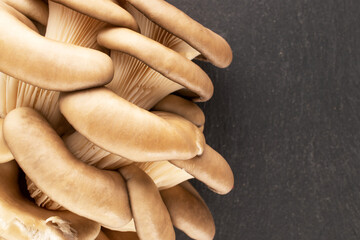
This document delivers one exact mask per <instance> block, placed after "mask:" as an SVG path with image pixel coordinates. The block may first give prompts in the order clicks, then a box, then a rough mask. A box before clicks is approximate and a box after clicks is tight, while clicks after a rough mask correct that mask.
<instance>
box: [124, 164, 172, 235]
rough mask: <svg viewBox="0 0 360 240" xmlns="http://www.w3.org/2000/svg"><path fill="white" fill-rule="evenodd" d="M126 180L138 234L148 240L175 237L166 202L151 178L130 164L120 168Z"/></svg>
mask: <svg viewBox="0 0 360 240" xmlns="http://www.w3.org/2000/svg"><path fill="white" fill-rule="evenodd" d="M119 171H120V173H121V174H122V176H123V177H124V178H125V180H126V185H127V189H128V192H129V198H130V203H131V211H132V214H133V217H134V222H135V227H136V231H137V235H138V236H139V238H140V239H144V240H145V239H146V240H170V239H175V232H174V228H173V226H172V222H171V219H170V216H169V213H168V211H167V209H166V206H165V204H164V203H163V202H162V200H161V196H160V194H159V192H158V189H157V187H156V185H155V184H154V182H153V181H152V180H151V178H150V177H149V176H148V175H147V174H146V173H144V172H143V171H142V170H141V169H139V168H138V167H136V166H134V165H129V166H126V167H123V168H120V169H119Z"/></svg>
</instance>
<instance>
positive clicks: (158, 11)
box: [122, 0, 232, 67]
mask: <svg viewBox="0 0 360 240" xmlns="http://www.w3.org/2000/svg"><path fill="white" fill-rule="evenodd" d="M122 2H123V3H124V1H123V0H122ZM127 2H128V3H130V4H131V5H132V6H134V7H135V8H136V9H137V10H138V11H140V12H141V13H143V14H144V15H145V16H146V17H147V18H148V19H150V20H151V21H153V22H154V23H156V24H157V25H159V26H161V27H162V28H164V29H166V30H167V31H169V32H171V33H172V34H174V35H175V36H177V37H179V38H180V39H183V40H184V41H185V42H187V43H188V44H189V45H191V46H192V47H193V48H195V49H196V50H197V51H199V52H200V53H201V56H200V59H203V60H207V61H210V62H211V63H212V64H214V65H215V66H217V67H227V66H229V65H230V63H231V61H232V51H231V48H230V46H229V44H228V43H227V42H226V41H225V40H224V39H223V38H222V37H221V36H219V35H217V34H216V33H214V32H213V31H211V30H210V29H208V28H206V27H204V26H202V25H201V24H200V23H198V22H196V21H194V20H193V19H192V18H190V17H189V16H188V15H186V14H185V13H184V12H182V11H180V10H179V9H177V8H176V7H175V6H173V5H171V4H169V3H167V2H166V1H163V0H127ZM174 16H176V17H174Z"/></svg>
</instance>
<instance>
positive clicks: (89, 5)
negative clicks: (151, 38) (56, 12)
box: [54, 0, 139, 31]
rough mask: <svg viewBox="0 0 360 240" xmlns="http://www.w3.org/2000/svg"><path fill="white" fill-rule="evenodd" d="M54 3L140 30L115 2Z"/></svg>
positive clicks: (111, 22)
mask: <svg viewBox="0 0 360 240" xmlns="http://www.w3.org/2000/svg"><path fill="white" fill-rule="evenodd" d="M54 2H57V3H61V4H63V5H65V6H68V7H69V8H72V9H74V10H76V11H78V12H81V13H83V14H86V15H88V16H91V17H94V18H97V19H99V20H101V21H104V22H107V23H110V24H113V25H116V26H123V27H127V28H130V29H133V30H135V31H138V29H139V28H138V25H137V23H136V21H135V19H134V17H133V16H131V14H130V13H128V12H127V11H126V10H125V9H123V8H122V7H120V6H119V5H118V4H117V3H116V1H115V0H87V1H74V0H54Z"/></svg>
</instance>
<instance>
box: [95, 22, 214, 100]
mask: <svg viewBox="0 0 360 240" xmlns="http://www.w3.org/2000/svg"><path fill="white" fill-rule="evenodd" d="M97 39H98V43H99V44H100V45H102V46H104V47H106V48H109V49H111V50H116V51H120V52H124V53H126V54H129V55H131V56H133V57H135V58H137V59H139V60H140V61H142V62H144V63H145V64H147V65H148V66H149V67H151V68H153V69H154V70H156V71H158V72H159V73H161V74H162V75H164V76H165V77H167V78H168V79H170V80H172V81H174V82H176V83H178V84H180V85H182V86H184V87H185V88H186V89H187V90H188V91H190V92H193V95H194V94H195V95H197V98H196V99H195V100H197V101H207V100H209V99H210V98H211V96H212V94H213V92H214V86H213V84H212V82H211V80H210V78H209V76H208V75H207V74H206V73H205V72H204V71H203V70H202V69H201V68H200V67H199V66H198V65H196V64H195V63H193V62H192V61H190V60H189V59H187V58H185V57H183V56H182V55H180V54H178V53H177V52H175V51H174V50H171V49H170V48H167V47H165V46H164V45H162V44H160V43H158V42H156V41H154V40H152V39H150V38H148V37H146V36H144V35H141V34H140V33H137V32H134V31H132V30H130V29H126V28H107V29H104V30H102V31H100V33H99V35H98V38H97Z"/></svg>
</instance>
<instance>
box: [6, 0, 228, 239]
mask: <svg viewBox="0 0 360 240" xmlns="http://www.w3.org/2000/svg"><path fill="white" fill-rule="evenodd" d="M6 2H8V3H9V4H10V5H11V4H12V5H11V6H13V7H14V8H16V9H17V10H18V11H20V12H22V13H24V14H25V15H27V16H29V17H31V18H33V19H35V20H36V21H38V22H40V23H41V24H43V25H45V24H47V29H46V38H44V37H42V36H41V35H39V34H37V33H36V32H37V29H36V27H35V26H34V25H33V23H31V21H29V20H28V19H27V18H26V17H25V16H23V15H22V14H21V13H20V12H18V11H17V10H15V9H14V8H12V7H9V6H8V5H7V4H4V3H2V2H0V18H3V19H6V20H8V19H9V22H10V23H11V24H12V25H13V26H14V27H15V29H16V31H14V34H10V37H7V36H5V37H4V36H2V38H1V37H0V40H2V41H3V42H5V43H6V44H5V45H6V47H8V48H12V44H13V43H11V41H14V40H15V39H16V38H18V37H19V36H20V35H21V34H23V35H24V36H29V38H30V40H31V41H30V42H31V43H33V44H35V48H34V49H33V52H31V49H30V48H29V46H30V44H28V45H27V44H24V46H23V48H22V50H24V52H25V53H28V54H33V53H34V54H35V56H38V52H39V48H37V47H38V46H39V45H38V44H40V43H41V44H45V50H46V49H49V48H50V47H53V48H54V49H55V51H54V49H51V51H50V54H51V55H52V56H53V57H54V56H55V57H57V56H58V55H59V59H60V60H59V59H57V60H58V61H54V63H55V64H54V66H53V67H52V68H51V69H50V68H49V69H47V68H46V66H47V65H46V64H45V62H44V61H45V60H46V59H49V58H46V57H45V58H42V59H41V58H40V60H39V61H38V62H37V64H38V65H36V66H35V64H33V65H31V64H24V66H23V68H21V69H19V70H15V68H14V62H12V61H11V60H10V61H9V62H8V63H7V62H6V60H5V58H6V57H10V51H9V50H7V51H5V55H4V57H3V58H1V57H0V71H3V72H5V73H6V74H9V75H10V76H12V77H10V76H7V75H6V74H3V75H2V76H3V77H2V79H1V81H0V83H1V87H2V88H1V94H2V95H1V97H2V99H5V100H6V101H2V102H1V106H0V111H1V114H2V115H1V117H2V118H3V117H5V116H6V115H7V113H9V112H10V111H11V110H12V109H14V108H16V107H21V106H29V107H32V108H35V109H37V110H39V111H40V112H41V113H42V114H43V115H44V116H45V117H46V119H47V121H49V122H50V124H51V125H52V127H55V128H56V131H57V132H58V133H64V132H66V131H68V130H71V128H70V127H69V125H67V122H66V121H65V119H64V118H63V117H62V115H61V114H60V111H59V107H58V105H59V101H58V99H59V96H60V91H72V90H78V89H87V88H90V87H97V86H102V85H104V84H106V83H108V82H109V81H110V79H111V78H112V75H113V74H112V70H113V69H114V70H115V73H114V77H113V80H112V81H111V82H110V83H109V84H107V85H106V87H105V88H104V87H101V88H94V89H87V90H82V91H77V92H73V93H63V94H61V102H60V108H61V112H62V113H63V114H64V115H65V117H66V119H67V120H68V121H69V122H70V123H71V124H72V125H73V127H74V128H75V129H76V131H75V132H74V133H72V134H71V133H69V132H68V133H67V134H66V135H64V136H63V140H64V142H65V143H63V142H62V140H61V138H60V137H59V136H58V135H57V133H56V132H55V130H54V129H52V127H51V126H50V125H49V124H48V123H47V122H46V120H45V119H43V118H42V117H41V116H40V115H39V114H38V113H36V112H34V111H32V110H30V109H27V108H20V109H17V110H14V111H13V112H12V113H10V114H9V116H7V117H6V120H5V124H4V126H5V127H4V131H5V139H6V141H4V140H3V141H0V162H1V161H2V162H4V161H9V160H11V159H12V157H13V155H14V156H15V158H16V160H17V161H18V162H19V164H20V166H21V167H22V168H23V170H24V171H25V173H26V174H27V175H28V177H29V178H28V179H27V180H28V184H29V186H28V187H29V188H30V189H31V194H32V196H34V197H35V199H36V202H37V203H38V204H39V205H43V206H44V205H45V207H47V208H50V209H62V210H64V209H68V210H71V211H72V212H75V213H77V214H79V215H82V216H85V217H87V218H89V219H92V220H94V221H97V222H99V223H100V224H101V225H102V226H105V227H108V228H110V229H113V230H120V229H121V230H131V231H134V230H135V227H136V230H137V234H130V235H127V236H125V237H129V239H130V238H133V239H137V238H138V237H140V239H172V238H174V232H173V228H172V224H174V225H175V226H176V227H178V228H180V229H182V230H184V231H185V232H186V233H187V234H188V235H189V236H191V237H193V238H197V239H212V237H213V235H214V224H213V220H212V217H211V214H210V212H209V210H208V209H207V207H206V205H205V204H204V202H203V201H202V200H201V197H200V196H199V195H198V194H197V193H196V191H194V189H192V188H191V186H190V187H189V186H188V184H185V183H184V184H182V185H181V186H175V185H177V184H178V183H180V182H183V181H185V180H187V179H189V178H192V177H196V178H198V179H199V180H201V181H203V182H204V183H206V184H207V185H208V186H209V187H210V188H211V189H213V190H214V191H216V192H218V193H221V194H224V193H227V192H228V191H230V190H231V188H232V185H233V181H234V179H233V176H232V172H231V169H230V167H229V166H228V164H227V163H226V161H225V159H223V158H222V157H221V155H220V154H218V153H217V152H216V151H214V150H213V149H212V148H210V147H209V146H208V145H206V144H205V141H204V137H203V134H202V129H203V127H204V121H205V119H204V115H203V113H202V111H201V110H200V109H199V108H198V107H197V106H196V105H195V104H194V103H192V102H191V101H189V100H185V99H183V98H180V97H178V96H175V95H170V96H168V94H170V93H172V92H175V91H177V92H178V94H180V95H183V96H185V97H187V98H190V99H192V100H193V101H206V100H208V99H209V98H210V97H211V95H212V92H213V86H212V83H211V81H210V79H209V78H208V76H207V75H206V73H205V72H203V71H202V70H201V69H200V68H199V67H198V66H197V65H196V64H194V63H193V62H191V61H190V60H191V59H193V58H195V57H196V58H198V59H202V60H207V61H210V62H212V63H213V64H214V65H216V66H219V67H225V66H227V65H228V64H229V63H230V62H231V58H232V55H231V50H230V47H229V46H228V44H227V43H226V41H225V40H224V39H222V38H221V37H220V36H218V35H216V34H215V33H213V32H212V31H211V30H209V29H207V28H205V27H203V26H201V25H200V24H198V23H196V22H195V21H193V20H192V19H191V18H189V17H188V16H187V15H185V14H184V13H182V12H181V11H180V10H178V9H176V8H175V7H173V6H171V5H170V4H168V3H166V2H165V1H161V0H149V1H142V0H130V1H128V2H125V1H120V5H119V4H118V3H116V1H113V0H97V1H91V3H92V4H85V3H82V2H79V1H71V0H56V1H55V2H59V3H61V4H63V5H64V6H63V5H60V4H57V3H54V2H52V1H49V8H50V14H49V20H48V22H46V21H44V16H45V15H46V13H44V11H40V12H41V14H38V15H36V14H34V9H36V8H37V6H35V5H32V6H34V8H26V4H27V3H28V2H29V1H24V2H22V3H21V4H19V2H18V1H17V0H8V1H6ZM20 2H21V1H20ZM35 2H37V1H35ZM40 2H41V1H40ZM42 3H43V2H42ZM39 4H40V5H41V6H40V5H39V6H40V8H42V10H43V9H44V8H43V6H44V4H41V3H39ZM24 6H25V7H24ZM65 6H67V7H70V8H73V9H75V10H77V11H79V12H82V13H83V14H86V15H88V16H91V17H95V18H97V19H99V20H95V19H92V18H91V17H88V16H85V15H83V14H80V13H78V12H76V11H73V10H70V9H69V8H67V7H65ZM104 9H107V10H108V11H102V10H104ZM124 9H126V10H127V11H129V12H130V13H131V14H130V13H128V12H126V11H125V10H124ZM105 12H106V14H104V13H105ZM169 13H170V14H169ZM168 14H169V15H168ZM173 14H176V16H178V18H173V17H169V16H172V15H173ZM135 20H136V21H135ZM105 22H106V23H105ZM180 22H181V24H180V25H179V23H180ZM107 23H110V24H113V25H117V26H121V27H122V28H119V27H108V28H106V29H104V30H102V31H101V33H100V34H99V35H98V36H97V33H98V32H99V31H100V30H101V29H103V28H104V27H105V26H106V25H107ZM184 23H186V24H184ZM51 26H52V27H51ZM123 27H127V28H129V29H127V28H123ZM61 28H63V30H61V31H59V29H61ZM1 31H3V32H4V31H5V30H4V29H1V28H0V32H1ZM138 31H139V32H140V33H141V34H140V33H138ZM96 37H97V40H98V43H97V42H96V41H95V38H96ZM50 38H51V39H54V40H55V41H53V40H48V39H50ZM60 42H66V43H67V44H61V43H60ZM68 43H72V44H75V45H79V46H82V47H75V46H74V45H69V44H68ZM5 45H4V46H5ZM100 45H102V47H100ZM47 47H48V48H47ZM83 47H87V48H83ZM103 47H105V48H108V49H110V56H111V60H112V61H109V58H107V57H106V54H103V53H101V52H100V51H105V52H106V51H107V50H105V49H104V48H103ZM0 48H1V47H0ZM89 48H93V49H96V50H100V51H95V50H90V49H89ZM4 49H5V48H4ZM59 49H61V50H62V49H65V50H64V52H61V53H58V52H57V51H58V50H59ZM0 50H1V49H0ZM5 50H6V49H5ZM66 51H69V52H70V51H74V54H75V57H74V59H70V57H69V55H67V52H66ZM85 52H86V54H88V56H90V59H87V61H82V58H81V57H83V56H78V55H77V54H83V53H84V54H85ZM90 52H91V53H90ZM91 57H92V58H93V59H91ZM100 58H103V59H102V60H101V62H102V64H103V65H101V66H100V67H99V68H98V66H96V67H94V66H95V65H96V62H97V61H98V62H100ZM15 59H17V60H20V61H23V62H24V59H25V60H26V59H27V57H26V56H25V57H24V56H22V55H21V52H20V51H17V52H15ZM72 61H78V62H77V63H76V64H74V65H75V66H74V68H79V69H75V70H74V69H72V68H70V67H69V66H68V65H71V62H72ZM23 62H22V63H23ZM61 63H63V64H61ZM108 63H111V64H110V65H111V66H110V65H109V64H108ZM83 64H84V65H85V66H82V65H83ZM112 64H114V68H113V65H112ZM86 65H88V66H86ZM39 66H41V67H45V69H46V70H45V71H44V72H39ZM31 68H34V72H30V71H29V69H31ZM60 70H62V71H65V72H60V73H59V74H58V75H56V76H55V71H57V72H59V71H60ZM86 71H89V72H88V73H87V74H86ZM100 73H102V74H104V75H102V76H100ZM13 77H15V78H13ZM69 77H74V78H75V79H74V82H73V83H71V84H72V85H73V86H66V85H67V84H68V82H69V81H70V80H71V81H72V79H69ZM86 78H89V79H88V80H86ZM17 79H19V80H17ZM61 79H63V80H61ZM105 79H106V80H105ZM87 81H88V82H87ZM94 82H95V83H94ZM29 83H30V84H34V85H30V84H29ZM54 90H55V91H54ZM166 96H167V97H166ZM15 99H16V100H15ZM161 99H163V100H162V101H160V100H161ZM159 101H160V102H159ZM152 107H154V108H153V110H155V111H154V112H149V111H148V110H149V109H151V108H152ZM142 108H144V109H142ZM159 111H160V112H159ZM9 119H10V120H9ZM106 123H109V124H108V125H106ZM104 133H105V134H104ZM34 134H35V136H39V137H38V139H36V140H35V141H33V136H34ZM40 135H41V136H40ZM84 136H85V137H86V138H85V137H84ZM19 137H20V139H21V141H18V138H19ZM36 138H37V137H36ZM1 139H2V138H1ZM1 139H0V140H1ZM89 140H90V141H89ZM95 144H96V145H95ZM39 145H44V146H46V150H42V151H40V153H36V152H34V151H31V150H32V149H33V148H36V146H39ZM8 146H9V147H10V150H11V152H12V154H13V155H12V154H11V153H10V152H9V149H8ZM66 147H67V148H68V149H69V150H70V151H69V150H67V148H66ZM24 149H26V150H28V151H24ZM71 153H73V154H74V155H75V156H76V157H77V158H79V159H80V160H81V161H83V162H85V163H87V164H90V165H93V166H96V167H97V168H101V169H108V170H97V169H96V168H94V167H91V166H88V165H86V164H84V163H81V162H80V161H79V159H77V158H76V157H74V156H73V155H72V154H71ZM47 159H51V160H50V161H47ZM56 159H58V160H57V161H58V162H60V163H59V165H58V166H57V163H55V161H56ZM187 159H190V160H187ZM134 161H135V162H134ZM149 161H150V162H149ZM50 165H51V166H57V167H55V168H54V169H52V170H53V171H54V172H55V173H54V172H51V171H50V172H46V171H45V169H46V168H49V166H50ZM35 166H36V167H35ZM38 166H39V167H38ZM119 168H120V169H119ZM116 169H119V172H116V171H109V170H116ZM141 169H142V170H141ZM218 170H220V171H218ZM39 173H40V174H39ZM52 173H54V174H52ZM145 173H147V174H148V175H147V174H145ZM189 173H190V174H189ZM88 174H93V175H95V176H98V177H97V178H98V180H99V181H94V180H95V179H96V178H95V179H92V178H89V177H88V176H87V175H88ZM76 175H77V176H76ZM51 176H52V177H53V176H57V178H59V179H60V178H64V179H65V181H64V182H63V183H58V182H55V181H53V180H50V181H49V179H51ZM79 176H81V177H79ZM149 176H150V177H149ZM79 178H80V179H81V180H80V181H74V179H79ZM123 179H125V181H126V185H127V187H126V188H125V187H124V186H125V183H124V182H123V181H124V180H123ZM104 185H109V186H111V187H109V188H108V189H107V190H106V192H105V195H106V196H110V192H113V194H114V195H117V196H119V198H122V199H124V200H123V201H121V204H122V206H123V207H122V210H120V208H119V206H120V205H121V204H120V205H119V203H118V204H116V203H115V202H112V201H111V200H109V199H105V200H103V199H102V200H100V201H98V198H97V197H96V196H95V195H97V193H100V192H101V191H100V189H101V188H102V187H101V186H104ZM92 187H93V188H94V191H91V190H93V189H92ZM71 188H73V189H71ZM158 188H160V189H162V191H161V195H160V194H159V192H158ZM74 189H79V191H78V192H76V191H75V192H74V191H73V190H74ZM90 189H91V190H90ZM126 189H127V190H126ZM81 190H83V191H81ZM63 193H65V194H63ZM160 196H161V197H162V199H163V200H162V199H161V197H160ZM141 198H145V199H148V200H149V201H148V202H145V203H140V201H139V199H141ZM66 199H68V200H70V201H66ZM84 199H90V201H89V202H88V203H85V200H84ZM179 199H182V201H178V200H179ZM163 201H164V203H165V204H164V203H163ZM101 203H105V205H106V206H107V207H105V209H104V206H102V207H101V206H100V207H99V204H101ZM155 203H156V204H157V207H158V208H154V207H153V206H154V204H155ZM126 204H128V205H127V206H126ZM129 204H130V205H131V207H130V206H129ZM61 206H63V207H61ZM196 206H197V207H196ZM194 207H195V208H194ZM194 209H197V211H194ZM145 212H146V213H148V215H149V218H147V219H143V216H144V213H145ZM149 213H150V214H149ZM194 213H197V214H196V215H194ZM132 217H133V220H132V221H131V222H129V221H130V219H131V218H132ZM113 221H115V223H114V222H113ZM126 224H127V225H126ZM151 226H162V228H151ZM164 229H165V230H164ZM103 231H104V232H101V234H100V235H99V236H98V239H106V238H107V237H108V238H109V239H123V238H124V235H123V234H121V233H119V232H114V231H110V230H106V229H104V230H103ZM137 235H138V236H137ZM0 236H2V235H1V234H0ZM84 239H85V238H84ZM126 239H128V238H126Z"/></svg>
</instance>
